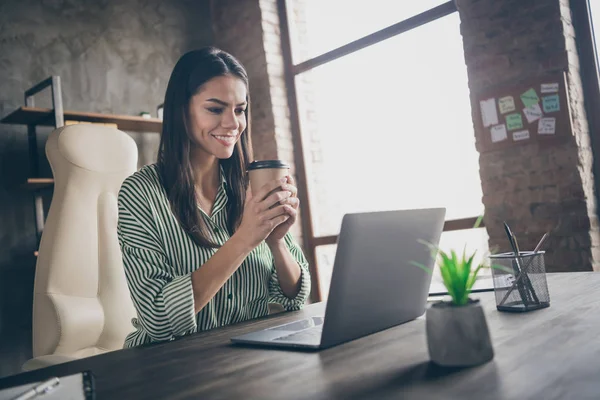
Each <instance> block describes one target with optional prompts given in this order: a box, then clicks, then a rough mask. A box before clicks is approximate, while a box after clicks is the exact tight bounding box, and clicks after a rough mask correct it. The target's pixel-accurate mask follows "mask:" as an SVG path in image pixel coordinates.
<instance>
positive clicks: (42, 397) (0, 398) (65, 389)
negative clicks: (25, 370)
mask: <svg viewBox="0 0 600 400" xmlns="http://www.w3.org/2000/svg"><path fill="white" fill-rule="evenodd" d="M58 381H59V383H58V385H56V386H53V387H51V388H49V389H48V390H47V391H46V392H45V393H43V392H39V393H35V391H36V388H39V387H40V385H42V384H43V383H44V382H45V381H40V382H35V383H29V384H27V385H20V386H14V387H11V388H6V389H3V390H0V400H14V399H32V400H33V399H35V400H93V399H94V398H95V394H94V377H93V376H92V374H91V372H89V371H84V372H80V373H78V374H73V375H67V376H62V377H59V378H58Z"/></svg>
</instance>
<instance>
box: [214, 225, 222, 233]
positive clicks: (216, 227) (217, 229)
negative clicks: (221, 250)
mask: <svg viewBox="0 0 600 400" xmlns="http://www.w3.org/2000/svg"><path fill="white" fill-rule="evenodd" d="M213 232H214V233H219V232H221V230H220V229H219V227H218V226H215V227H214V228H213Z"/></svg>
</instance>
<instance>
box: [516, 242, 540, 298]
mask: <svg viewBox="0 0 600 400" xmlns="http://www.w3.org/2000/svg"><path fill="white" fill-rule="evenodd" d="M513 241H514V242H515V248H516V249H517V254H519V255H520V254H521V250H520V249H519V242H517V237H516V236H515V235H514V234H513ZM536 247H537V246H536ZM529 262H531V260H530V261H529ZM527 266H529V264H527ZM519 268H520V269H521V275H523V280H524V281H525V285H526V286H527V287H526V288H525V295H527V301H529V292H531V296H532V297H533V301H534V303H535V304H539V302H540V300H539V299H538V297H537V295H536V294H535V290H534V289H533V285H532V284H531V280H530V279H529V275H527V268H525V267H523V266H521V263H519ZM527 289H529V292H528V291H527Z"/></svg>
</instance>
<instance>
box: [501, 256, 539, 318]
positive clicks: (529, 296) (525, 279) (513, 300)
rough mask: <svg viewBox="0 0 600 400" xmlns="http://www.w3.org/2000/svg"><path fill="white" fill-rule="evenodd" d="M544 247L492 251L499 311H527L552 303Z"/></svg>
mask: <svg viewBox="0 0 600 400" xmlns="http://www.w3.org/2000/svg"><path fill="white" fill-rule="evenodd" d="M544 253H545V252H543V251H538V252H536V253H534V252H531V251H522V252H520V253H519V256H516V254H515V253H502V254H495V255H491V256H490V259H491V263H492V266H493V268H492V276H493V279H494V294H495V295H496V308H497V309H498V311H509V312H525V311H532V310H538V309H540V308H546V307H549V306H550V295H549V293H548V283H547V282H546V266H545V263H544Z"/></svg>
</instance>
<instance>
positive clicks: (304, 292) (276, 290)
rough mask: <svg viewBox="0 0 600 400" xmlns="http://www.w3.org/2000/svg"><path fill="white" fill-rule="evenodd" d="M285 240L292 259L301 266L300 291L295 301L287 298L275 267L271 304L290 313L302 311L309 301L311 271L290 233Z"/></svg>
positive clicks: (271, 283) (270, 292)
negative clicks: (277, 305) (307, 300)
mask: <svg viewBox="0 0 600 400" xmlns="http://www.w3.org/2000/svg"><path fill="white" fill-rule="evenodd" d="M284 240H285V245H286V246H287V248H288V250H289V251H290V253H291V254H292V257H294V260H296V262H297V263H298V265H299V266H300V281H301V283H300V290H299V291H298V294H297V295H296V297H294V298H293V299H290V298H289V297H287V296H286V295H285V294H284V293H283V290H281V285H280V284H279V278H278V276H277V269H276V268H275V266H274V265H273V274H272V275H271V280H270V281H269V302H270V303H278V304H281V305H282V306H283V308H285V309H286V310H288V311H293V310H300V309H301V308H302V306H303V305H304V303H306V299H308V295H309V294H310V271H309V269H308V261H307V260H306V257H304V253H302V249H300V246H299V245H298V244H297V243H296V242H295V240H294V238H293V237H292V235H291V234H290V233H289V232H288V233H287V234H286V235H285V238H284Z"/></svg>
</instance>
